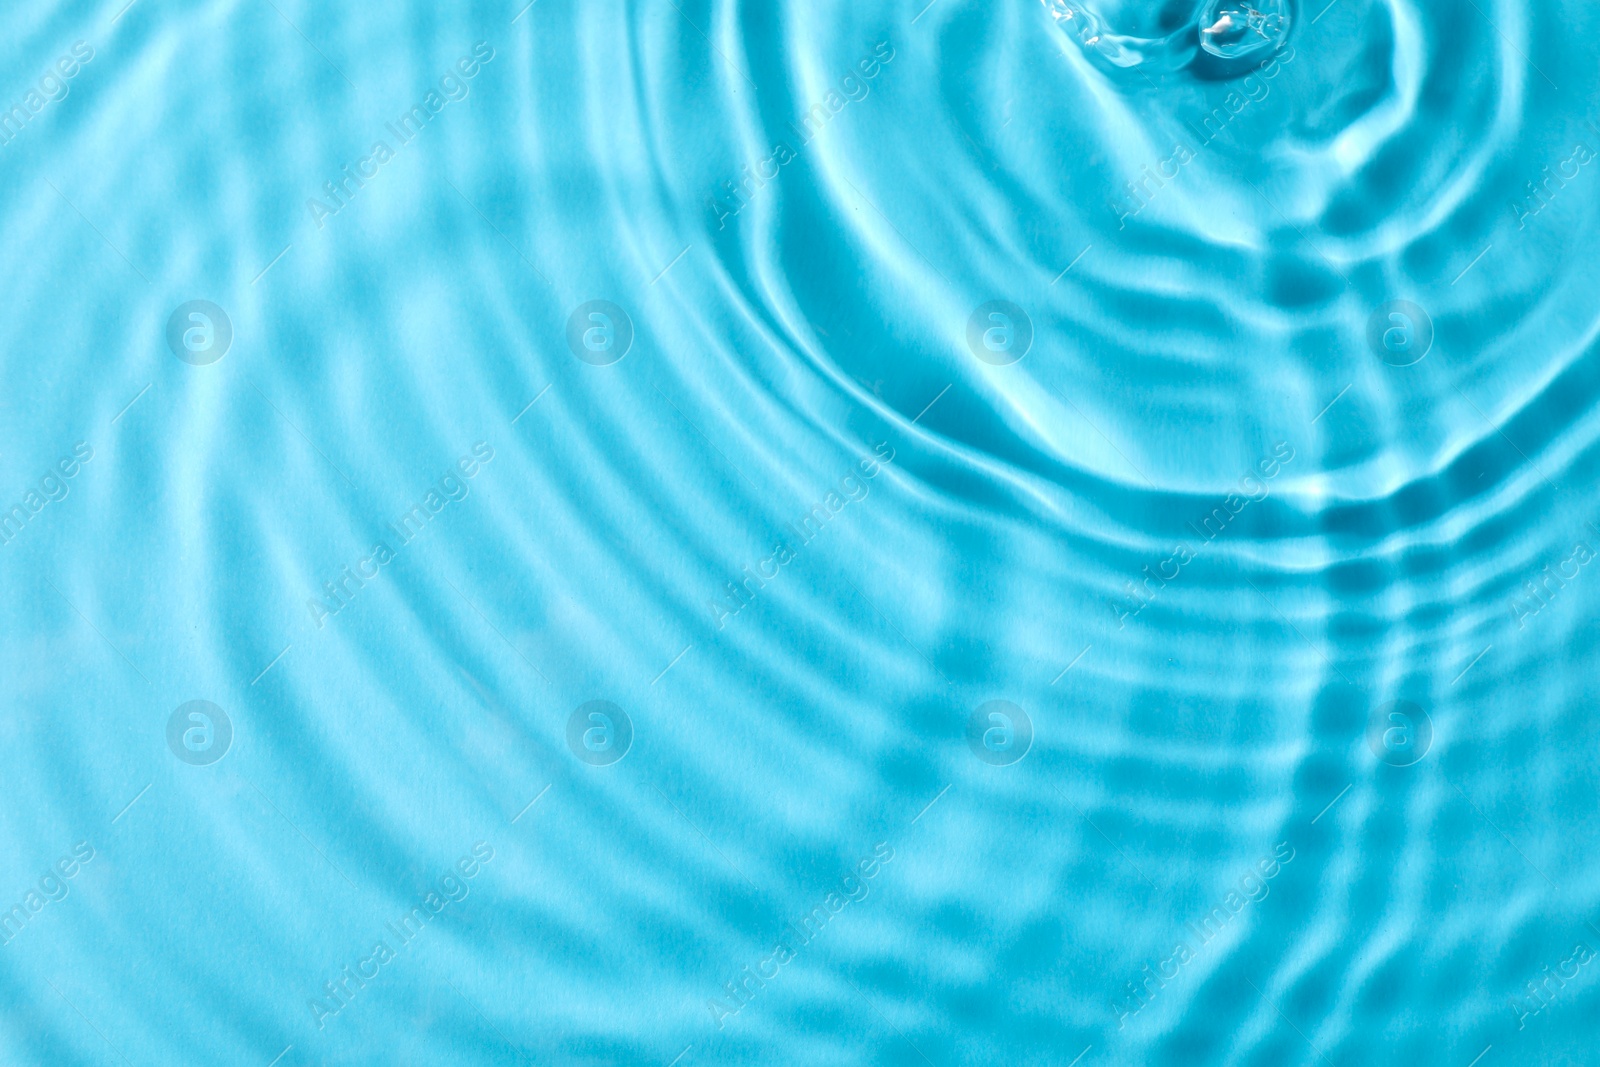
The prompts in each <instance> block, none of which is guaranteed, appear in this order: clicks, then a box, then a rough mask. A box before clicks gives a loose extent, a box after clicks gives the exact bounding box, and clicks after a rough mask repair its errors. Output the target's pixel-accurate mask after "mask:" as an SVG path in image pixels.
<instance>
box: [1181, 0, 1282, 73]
mask: <svg viewBox="0 0 1600 1067" xmlns="http://www.w3.org/2000/svg"><path fill="white" fill-rule="evenodd" d="M1259 2H1260V4H1261V6H1260V7H1256V6H1255V4H1254V3H1248V2H1240V0H1207V3H1206V5H1205V7H1204V8H1202V9H1201V12H1200V47H1201V48H1203V49H1205V50H1206V51H1207V52H1209V53H1211V54H1212V55H1214V56H1217V57H1218V58H1220V59H1251V58H1253V57H1255V56H1258V55H1265V54H1267V53H1269V52H1271V51H1273V50H1274V49H1276V48H1277V47H1278V46H1279V45H1280V44H1282V43H1283V39H1284V38H1285V37H1287V36H1288V34H1289V8H1288V3H1287V0H1259Z"/></svg>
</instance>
